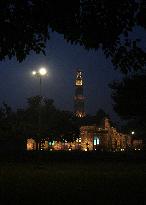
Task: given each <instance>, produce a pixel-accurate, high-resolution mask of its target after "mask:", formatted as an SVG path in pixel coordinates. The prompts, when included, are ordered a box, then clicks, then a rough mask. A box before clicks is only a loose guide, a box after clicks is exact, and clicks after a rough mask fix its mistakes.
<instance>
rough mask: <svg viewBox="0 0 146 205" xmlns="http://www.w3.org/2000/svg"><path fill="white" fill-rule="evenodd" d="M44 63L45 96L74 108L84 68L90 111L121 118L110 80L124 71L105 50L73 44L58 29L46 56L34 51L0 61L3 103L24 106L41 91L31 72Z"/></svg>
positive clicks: (62, 107)
mask: <svg viewBox="0 0 146 205" xmlns="http://www.w3.org/2000/svg"><path fill="white" fill-rule="evenodd" d="M41 66H44V67H46V68H47V69H48V76H46V77H44V78H43V84H42V92H43V96H46V97H48V98H51V99H54V102H55V105H56V107H58V108H60V109H63V110H70V111H73V106H74V103H73V97H74V80H75V74H76V70H77V68H80V69H81V70H82V71H83V72H84V83H85V86H84V95H85V98H86V101H85V111H86V113H88V114H95V112H96V111H97V110H98V109H99V108H102V109H104V110H105V111H106V112H107V113H109V114H110V116H111V117H112V118H113V119H117V117H116V114H115V113H114V111H113V109H112V100H111V97H110V94H111V92H110V88H109V87H108V84H109V83H110V82H111V81H112V80H118V79H120V78H121V77H122V74H121V73H120V72H119V71H115V70H114V68H113V66H112V64H111V62H110V60H107V59H106V58H105V56H104V54H103V53H102V51H100V50H99V51H93V50H91V51H87V50H85V49H84V48H83V47H81V46H79V45H76V46H73V45H71V44H69V43H66V41H65V40H64V39H63V36H61V35H59V34H56V33H54V34H52V36H51V40H50V41H49V42H48V45H47V49H46V56H44V55H38V54H35V53H32V54H31V55H29V56H28V57H27V58H26V60H25V61H23V62H22V63H19V62H17V61H16V59H15V58H13V59H12V60H5V61H2V62H0V82H1V83H0V93H1V95H0V103H2V102H3V101H5V102H6V103H8V104H9V105H11V106H12V107H13V108H14V109H16V108H22V107H24V106H25V105H26V99H27V98H28V97H31V96H34V95H38V94H39V80H38V79H37V78H36V77H34V76H32V75H31V72H32V70H37V69H39V68H40V67H41Z"/></svg>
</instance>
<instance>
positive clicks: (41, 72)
mask: <svg viewBox="0 0 146 205" xmlns="http://www.w3.org/2000/svg"><path fill="white" fill-rule="evenodd" d="M39 73H40V75H46V74H47V70H46V69H45V68H40V69H39Z"/></svg>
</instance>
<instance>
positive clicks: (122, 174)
mask: <svg viewBox="0 0 146 205" xmlns="http://www.w3.org/2000/svg"><path fill="white" fill-rule="evenodd" d="M0 161H1V162H0V163H1V165H0V205H4V204H20V205H23V204H99V205H100V204H104V205H105V204H108V205H114V204H116V205H120V204H123V205H124V204H137V205H142V204H146V160H145V153H130V154H129V153H128V154H125V153H122V154H121V153H113V154H111V153H106V154H103V153H102V154H101V153H37V154H36V153H28V154H23V155H18V156H17V155H15V156H11V157H7V156H5V157H1V160H0Z"/></svg>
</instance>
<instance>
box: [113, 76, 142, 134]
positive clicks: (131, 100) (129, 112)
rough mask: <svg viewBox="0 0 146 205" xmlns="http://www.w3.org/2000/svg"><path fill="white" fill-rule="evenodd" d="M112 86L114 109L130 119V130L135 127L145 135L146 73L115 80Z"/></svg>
mask: <svg viewBox="0 0 146 205" xmlns="http://www.w3.org/2000/svg"><path fill="white" fill-rule="evenodd" d="M110 87H111V89H112V98H113V100H114V104H113V107H114V110H115V111H116V112H117V113H118V114H119V116H120V117H121V118H122V119H124V120H127V121H129V122H128V126H129V131H130V129H134V130H137V133H139V134H140V135H141V136H144V135H145V134H146V115H145V113H146V75H145V74H139V75H132V76H131V77H126V78H124V79H123V81H121V82H113V83H112V84H111V85H110ZM126 129H127V128H126Z"/></svg>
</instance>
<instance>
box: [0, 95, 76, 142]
mask: <svg viewBox="0 0 146 205" xmlns="http://www.w3.org/2000/svg"><path fill="white" fill-rule="evenodd" d="M27 102H28V106H27V107H26V108H25V109H17V111H16V112H12V110H11V108H10V107H9V106H8V105H7V104H5V103H4V104H3V106H2V107H1V110H0V138H1V140H2V139H4V140H6V139H7V140H10V139H19V140H20V141H25V140H26V139H27V138H29V137H32V138H34V139H35V140H36V142H40V141H41V140H42V139H48V140H50V141H52V140H60V141H64V140H67V141H73V140H75V139H76V138H77V137H78V136H79V124H78V123H77V121H76V120H75V119H74V117H73V114H72V113H71V112H68V111H61V110H58V109H56V107H55V106H54V102H53V100H51V99H46V98H42V97H40V96H34V97H30V98H28V100H27Z"/></svg>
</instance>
